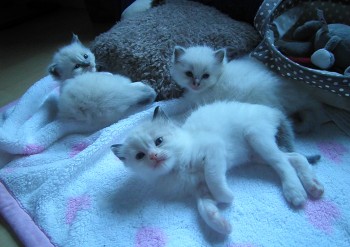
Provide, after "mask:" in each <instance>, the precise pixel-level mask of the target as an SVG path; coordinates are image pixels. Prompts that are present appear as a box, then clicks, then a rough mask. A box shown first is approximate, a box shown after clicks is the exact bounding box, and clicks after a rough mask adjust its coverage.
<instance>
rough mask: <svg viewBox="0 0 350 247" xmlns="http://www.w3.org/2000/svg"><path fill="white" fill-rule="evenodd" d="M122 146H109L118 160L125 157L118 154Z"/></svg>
mask: <svg viewBox="0 0 350 247" xmlns="http://www.w3.org/2000/svg"><path fill="white" fill-rule="evenodd" d="M122 146H123V144H114V145H112V146H111V150H112V152H113V153H114V155H115V156H117V157H118V158H119V159H120V160H125V157H123V156H122V155H121V154H120V148H121V147H122Z"/></svg>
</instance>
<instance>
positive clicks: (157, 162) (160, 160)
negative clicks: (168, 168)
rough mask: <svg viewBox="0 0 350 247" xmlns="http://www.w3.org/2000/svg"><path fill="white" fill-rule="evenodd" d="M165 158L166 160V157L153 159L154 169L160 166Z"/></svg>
mask: <svg viewBox="0 0 350 247" xmlns="http://www.w3.org/2000/svg"><path fill="white" fill-rule="evenodd" d="M165 160H166V158H161V159H158V160H155V161H154V163H153V168H154V169H156V168H158V167H160V166H161V165H162V164H163V163H164V161H165Z"/></svg>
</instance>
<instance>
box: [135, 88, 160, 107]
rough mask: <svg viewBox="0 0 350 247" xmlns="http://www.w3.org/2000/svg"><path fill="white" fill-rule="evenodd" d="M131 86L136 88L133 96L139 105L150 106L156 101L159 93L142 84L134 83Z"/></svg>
mask: <svg viewBox="0 0 350 247" xmlns="http://www.w3.org/2000/svg"><path fill="white" fill-rule="evenodd" d="M131 85H132V86H133V87H134V91H133V94H134V95H133V96H134V97H135V99H136V103H137V104H142V105H144V104H149V103H152V102H153V101H154V100H155V99H156V97H157V93H156V92H155V91H154V89H153V88H152V87H150V86H148V85H146V84H144V83H142V82H133V83H132V84H131ZM135 89H137V90H135Z"/></svg>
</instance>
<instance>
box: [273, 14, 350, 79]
mask: <svg viewBox="0 0 350 247" xmlns="http://www.w3.org/2000/svg"><path fill="white" fill-rule="evenodd" d="M317 15H318V20H311V21H307V22H306V23H304V24H303V25H302V26H299V27H298V28H296V29H295V31H294V33H293V38H294V39H295V41H284V40H279V41H277V42H276V46H277V47H278V49H279V50H280V51H282V52H283V53H285V54H286V55H287V56H296V57H309V56H311V63H312V64H313V65H314V66H316V67H317V68H320V69H325V70H328V69H332V70H335V71H337V72H339V73H342V74H344V75H347V76H350V26H349V25H345V24H341V23H334V24H327V23H326V21H325V19H324V16H323V11H322V10H319V9H318V10H317Z"/></svg>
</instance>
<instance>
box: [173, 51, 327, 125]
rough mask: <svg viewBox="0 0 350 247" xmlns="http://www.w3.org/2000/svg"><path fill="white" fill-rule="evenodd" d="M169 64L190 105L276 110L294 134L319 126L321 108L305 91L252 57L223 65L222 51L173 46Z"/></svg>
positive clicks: (224, 58)
mask: <svg viewBox="0 0 350 247" xmlns="http://www.w3.org/2000/svg"><path fill="white" fill-rule="evenodd" d="M172 62H173V64H172V67H171V76H172V78H173V79H174V81H175V82H176V83H177V84H178V85H180V86H181V87H183V88H185V89H186V92H185V93H184V98H185V100H187V101H189V102H190V103H191V104H194V105H200V104H205V103H210V102H214V101H216V100H237V101H241V102H248V103H257V104H263V105H267V106H271V107H276V108H278V109H280V110H282V111H283V112H284V113H286V114H287V115H288V116H290V117H294V120H296V122H295V126H294V127H295V130H296V131H297V132H308V131H310V130H313V129H315V127H317V126H318V125H319V124H320V118H321V117H320V114H321V113H320V112H321V105H320V103H318V102H317V101H315V100H314V99H312V98H311V97H310V95H309V94H308V93H306V92H305V88H302V87H301V86H300V85H299V84H298V82H295V81H290V80H287V79H286V78H283V77H280V76H278V75H277V74H275V73H273V72H272V71H270V70H269V69H268V68H266V67H265V66H264V65H263V64H262V63H261V62H259V61H258V60H256V59H254V58H252V57H249V56H244V57H241V58H237V59H234V60H232V61H230V62H227V59H226V56H225V50H224V49H220V50H217V51H214V50H213V49H212V48H210V47H206V46H194V47H190V48H187V49H185V48H183V47H180V46H176V47H175V50H174V55H173V60H172Z"/></svg>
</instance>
